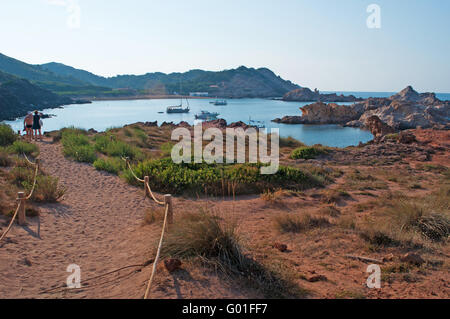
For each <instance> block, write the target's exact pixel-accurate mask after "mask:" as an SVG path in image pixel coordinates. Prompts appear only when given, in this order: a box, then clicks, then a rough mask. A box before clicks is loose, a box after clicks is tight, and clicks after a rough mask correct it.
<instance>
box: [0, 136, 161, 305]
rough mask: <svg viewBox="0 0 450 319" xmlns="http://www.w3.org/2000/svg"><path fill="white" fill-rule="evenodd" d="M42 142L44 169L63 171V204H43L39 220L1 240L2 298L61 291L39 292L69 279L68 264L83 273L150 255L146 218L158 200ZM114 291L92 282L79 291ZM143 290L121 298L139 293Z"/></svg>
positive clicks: (58, 173)
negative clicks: (74, 265)
mask: <svg viewBox="0 0 450 319" xmlns="http://www.w3.org/2000/svg"><path fill="white" fill-rule="evenodd" d="M39 146H40V149H41V162H42V165H43V169H44V170H45V171H46V172H48V173H49V174H51V175H52V176H58V177H59V178H60V183H61V184H62V185H64V186H65V187H66V188H67V193H66V195H65V196H64V199H63V200H62V201H61V203H59V204H51V205H41V206H40V209H41V216H40V218H35V219H34V220H29V226H28V227H25V228H23V227H19V226H17V225H15V226H14V227H13V229H12V231H11V232H10V234H9V235H8V239H7V240H5V243H1V244H0V246H3V247H2V248H0V278H1V279H0V297H2V298H16V297H20V298H27V297H52V296H54V297H61V295H58V294H56V295H39V292H41V291H42V290H44V289H49V288H51V287H54V286H58V285H61V284H64V283H65V282H66V278H67V276H68V275H69V273H67V272H66V268H67V266H68V265H69V264H77V265H79V266H80V267H81V272H82V279H83V278H88V277H92V276H96V275H99V274H102V273H105V272H108V271H110V270H112V269H116V268H120V267H123V266H126V265H132V264H141V263H143V262H144V261H145V260H146V259H150V258H151V254H150V252H151V249H150V246H151V245H150V244H149V243H148V241H149V240H151V239H152V238H151V237H152V234H151V233H154V232H145V231H144V229H143V228H144V227H142V220H143V215H144V212H145V209H147V208H148V207H151V205H152V204H151V203H150V202H149V201H148V200H145V199H144V197H143V191H140V190H139V189H137V188H135V187H131V186H129V185H127V184H125V183H124V182H122V181H121V180H120V179H118V178H117V177H116V176H112V175H109V174H106V173H102V172H99V171H96V170H95V169H94V168H93V167H92V166H90V165H86V164H81V163H76V162H72V161H69V160H67V159H65V158H64V157H63V155H62V152H61V149H60V145H54V144H50V143H46V142H43V143H39ZM39 228H40V236H39V234H37V231H38V229H39ZM155 234H156V233H155ZM131 245H132V246H131ZM130 247H132V249H130ZM121 274H123V273H121ZM108 278H111V277H108ZM112 290H114V289H111V287H108V288H107V289H106V288H105V289H104V288H102V287H99V288H95V289H94V288H92V289H91V290H89V291H82V292H80V293H78V294H76V297H104V296H105V297H108V296H110V297H112V296H113V295H112V293H113V292H112ZM139 290H141V291H142V287H140V288H139V287H137V288H136V289H135V291H128V292H123V295H120V294H119V296H116V297H139V292H138V291H139ZM116 293H117V292H116Z"/></svg>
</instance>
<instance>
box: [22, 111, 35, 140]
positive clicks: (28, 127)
mask: <svg viewBox="0 0 450 319" xmlns="http://www.w3.org/2000/svg"><path fill="white" fill-rule="evenodd" d="M23 125H24V126H25V132H26V137H27V139H28V140H29V141H31V140H32V139H33V113H31V112H28V114H27V116H25V119H24V120H23Z"/></svg>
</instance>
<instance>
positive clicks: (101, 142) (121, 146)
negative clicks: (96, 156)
mask: <svg viewBox="0 0 450 319" xmlns="http://www.w3.org/2000/svg"><path fill="white" fill-rule="evenodd" d="M95 149H96V150H97V151H98V152H100V153H103V154H105V155H108V156H113V157H129V158H130V159H132V160H134V159H137V160H139V159H142V158H143V155H142V152H141V151H140V150H139V149H138V148H136V147H134V146H132V145H129V144H127V143H125V142H122V141H119V140H116V139H115V138H114V136H112V135H100V136H97V137H96V139H95Z"/></svg>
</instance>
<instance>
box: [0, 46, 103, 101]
mask: <svg viewBox="0 0 450 319" xmlns="http://www.w3.org/2000/svg"><path fill="white" fill-rule="evenodd" d="M0 71H2V72H5V73H9V74H12V75H14V76H16V77H19V78H23V79H27V80H29V81H30V82H31V83H33V84H36V85H38V86H40V87H42V88H45V89H48V90H50V91H53V92H55V93H57V94H60V95H67V96H83V95H91V96H92V95H96V94H102V93H103V92H108V91H111V89H110V88H108V87H98V86H93V85H92V84H89V83H88V82H84V81H83V80H80V79H77V78H75V77H71V76H65V75H59V74H56V73H54V72H51V71H50V70H47V69H44V68H42V67H41V66H40V65H32V64H28V63H25V62H22V61H19V60H16V59H13V58H10V57H8V56H6V55H4V54H1V53H0Z"/></svg>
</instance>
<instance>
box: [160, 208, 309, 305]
mask: <svg viewBox="0 0 450 319" xmlns="http://www.w3.org/2000/svg"><path fill="white" fill-rule="evenodd" d="M162 254H163V256H166V257H175V258H181V259H192V258H195V259H198V260H201V261H202V263H203V264H205V265H207V266H209V267H213V268H215V269H216V270H218V271H220V272H221V273H223V274H226V275H227V276H233V277H235V278H236V279H239V281H240V282H241V283H242V282H245V283H246V284H248V285H250V286H252V287H254V288H256V289H258V290H260V291H262V292H263V293H264V295H265V296H266V297H268V298H285V297H304V296H305V291H304V290H302V289H300V288H299V287H298V286H297V285H296V284H295V283H294V282H292V281H290V280H288V279H287V277H286V274H285V273H280V272H277V271H274V270H273V269H272V267H266V266H265V265H263V264H261V263H259V262H258V261H256V260H255V259H253V258H252V257H250V256H249V255H247V254H246V253H245V248H244V247H243V245H242V243H241V239H240V237H239V235H238V233H237V228H236V223H234V222H230V221H226V220H223V219H222V218H220V217H219V216H217V215H215V214H213V213H211V212H205V211H199V212H194V213H184V214H183V215H182V216H181V217H180V218H179V219H178V220H177V221H176V225H175V226H174V227H173V228H172V230H171V231H170V232H169V233H168V234H167V237H166V240H165V244H164V246H163V253H162Z"/></svg>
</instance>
